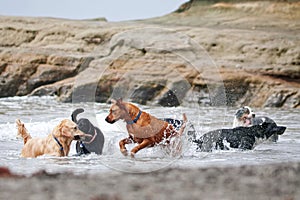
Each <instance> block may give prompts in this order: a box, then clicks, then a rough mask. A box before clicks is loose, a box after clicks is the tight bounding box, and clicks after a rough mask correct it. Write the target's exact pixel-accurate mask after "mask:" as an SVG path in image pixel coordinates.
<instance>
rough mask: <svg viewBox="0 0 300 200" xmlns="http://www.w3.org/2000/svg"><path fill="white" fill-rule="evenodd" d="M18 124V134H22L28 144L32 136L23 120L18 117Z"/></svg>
mask: <svg viewBox="0 0 300 200" xmlns="http://www.w3.org/2000/svg"><path fill="white" fill-rule="evenodd" d="M16 124H17V128H18V136H21V137H22V138H23V140H24V144H26V142H27V141H28V140H30V139H31V138H32V137H31V135H30V134H29V133H28V131H27V129H26V128H25V125H24V124H23V123H22V122H21V120H19V119H17V120H16Z"/></svg>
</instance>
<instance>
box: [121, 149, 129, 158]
mask: <svg viewBox="0 0 300 200" xmlns="http://www.w3.org/2000/svg"><path fill="white" fill-rule="evenodd" d="M120 151H121V153H122V154H123V155H124V156H128V152H127V150H126V149H120Z"/></svg>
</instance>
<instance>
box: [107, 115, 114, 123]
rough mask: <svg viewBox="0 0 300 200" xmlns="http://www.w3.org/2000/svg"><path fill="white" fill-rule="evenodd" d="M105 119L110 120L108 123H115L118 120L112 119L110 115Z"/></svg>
mask: <svg viewBox="0 0 300 200" xmlns="http://www.w3.org/2000/svg"><path fill="white" fill-rule="evenodd" d="M105 121H106V122H108V123H110V124H113V123H115V122H116V120H111V119H110V118H109V116H107V117H106V118H105Z"/></svg>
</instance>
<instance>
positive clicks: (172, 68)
mask: <svg viewBox="0 0 300 200" xmlns="http://www.w3.org/2000/svg"><path fill="white" fill-rule="evenodd" d="M298 4H299V3H293V5H295V6H294V7H293V9H294V10H295V9H296V10H298V11H299V10H300V5H298ZM226 5H227V4H226ZM232 5H233V7H228V8H226V9H225V10H224V6H225V4H224V5H215V4H211V5H207V4H206V5H200V6H199V5H198V4H197V6H192V7H190V8H189V9H186V10H184V11H182V12H177V13H176V12H175V13H173V14H171V15H167V16H165V17H162V18H157V19H152V20H146V21H144V22H130V23H107V22H103V21H78V20H76V21H72V20H60V19H43V18H21V17H4V16H2V17H0V35H1V37H0V96H1V97H8V96H15V95H39V96H43V95H56V96H57V97H58V100H60V101H64V102H72V101H73V102H79V101H97V102H106V101H107V100H108V99H109V98H120V97H122V98H124V99H129V100H131V101H133V102H137V103H140V104H159V105H162V106H178V105H182V104H183V105H187V104H194V103H195V104H200V105H230V106H239V105H249V106H255V107H262V106H264V107H292V108H299V107H300V91H299V88H300V81H299V80H300V79H299V78H300V35H299V34H295V33H296V32H297V31H299V30H300V22H299V21H300V20H299V19H300V17H299V16H298V15H295V16H294V15H293V16H289V17H283V16H285V15H282V13H280V15H278V13H276V12H275V11H274V12H275V14H274V13H273V14H272V13H270V12H269V13H267V14H268V15H267V16H268V17H269V19H272V17H273V20H277V19H280V21H279V22H278V23H277V24H276V26H271V25H270V26H268V25H266V23H265V21H263V20H261V19H260V21H258V22H257V24H256V26H257V27H258V26H260V25H261V27H260V28H253V27H248V28H247V27H246V26H244V25H245V24H243V23H241V22H240V21H228V20H227V22H226V21H225V20H224V19H229V18H232V17H233V16H236V17H238V16H239V15H240V13H239V12H238V9H239V7H238V6H237V5H235V4H232ZM255 5H256V6H257V4H255ZM263 5H264V6H266V4H263ZM281 5H282V6H284V5H287V4H284V3H282V4H281ZM290 5H291V3H289V6H290ZM201 6H202V7H201ZM204 6H210V7H209V9H208V10H207V11H206V12H205V13H204V14H206V15H207V17H209V18H211V17H212V16H213V15H212V12H217V13H219V14H218V15H216V18H217V17H219V16H220V15H222V18H221V19H220V23H219V24H218V23H216V24H210V23H208V22H205V20H203V19H202V18H201V19H199V20H198V21H195V19H196V18H197V16H199V13H198V12H196V11H197V10H203V9H205V7H204ZM222 6H223V7H222ZM227 6H228V5H227ZM297 6H298V7H297ZM240 7H241V5H240ZM275 8H276V7H275ZM275 8H274V9H275ZM289 9H291V8H290V7H289ZM275 10H276V9H275ZM242 11H243V12H244V13H245V12H249V13H251V12H255V11H253V9H252V10H245V8H244V7H242ZM189 12H190V13H189ZM197 13H198V14H197ZM200 13H201V17H205V16H204V15H203V13H202V12H200ZM261 13H262V12H261V10H260V11H259V12H258V14H257V18H259V17H260V16H259V14H261ZM261 15H262V14H261ZM265 15H266V13H263V16H265ZM286 15H288V14H286ZM278 16H279V18H278ZM242 17H243V19H244V18H245V19H246V18H247V16H245V15H242ZM249 18H250V15H249ZM174 19H177V21H176V22H175V21H174ZM214 20H216V19H215V18H214ZM251 20H253V15H251ZM171 22H173V23H171ZM196 22H197V23H196ZM153 23H155V28H153ZM170 23H171V24H170ZM251 23H252V21H251ZM259 23H261V24H259ZM166 24H168V25H166ZM286 24H289V26H286ZM183 25H184V26H183Z"/></svg>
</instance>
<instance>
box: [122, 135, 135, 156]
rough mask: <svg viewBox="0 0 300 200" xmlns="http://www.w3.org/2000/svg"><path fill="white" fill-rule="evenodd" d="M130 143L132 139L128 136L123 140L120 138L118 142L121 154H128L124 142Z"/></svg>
mask: <svg viewBox="0 0 300 200" xmlns="http://www.w3.org/2000/svg"><path fill="white" fill-rule="evenodd" d="M130 143H132V140H131V139H130V138H125V139H123V140H121V141H120V142H119V146H120V151H121V152H122V154H123V155H124V156H127V155H128V154H127V149H126V147H125V145H126V144H130Z"/></svg>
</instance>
